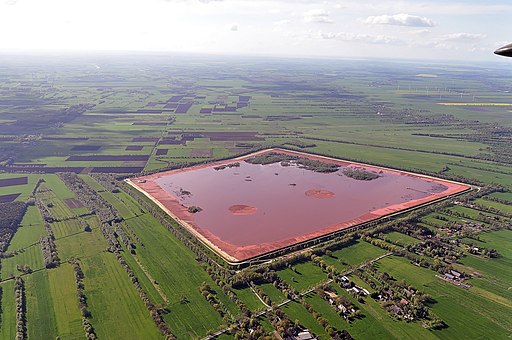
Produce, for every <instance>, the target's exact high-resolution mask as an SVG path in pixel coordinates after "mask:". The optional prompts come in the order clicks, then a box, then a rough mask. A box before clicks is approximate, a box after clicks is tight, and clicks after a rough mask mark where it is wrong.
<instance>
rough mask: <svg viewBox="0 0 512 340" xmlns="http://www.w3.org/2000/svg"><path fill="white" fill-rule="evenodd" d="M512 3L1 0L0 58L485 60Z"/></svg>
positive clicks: (509, 32) (506, 30)
mask: <svg viewBox="0 0 512 340" xmlns="http://www.w3.org/2000/svg"><path fill="white" fill-rule="evenodd" d="M511 18H512V1H510V0H507V1H503V0H496V1H485V0H461V1H446V0H445V1H441V0H430V1H429V0H425V1H423V0H414V1H392V0H336V1H334V0H323V1H321V0H311V1H307V0H0V53H1V52H3V53H6V52H7V53H9V52H16V53H17V52H33V51H36V52H45V51H80V52H83V51H138V52H148V51H164V52H167V51H169V52H187V53H188V52H192V53H207V54H230V55H264V56H283V57H336V58H337V57H357V58H359V57H363V58H374V57H376V58H400V59H409V58H412V59H447V60H450V59H451V60H457V59H459V60H460V59H462V60H493V59H494V58H496V56H494V55H493V54H492V52H493V51H494V50H495V49H497V48H498V47H501V46H502V45H506V44H508V43H511V42H512V20H511Z"/></svg>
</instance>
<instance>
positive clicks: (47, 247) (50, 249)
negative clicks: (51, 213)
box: [39, 236, 60, 268]
mask: <svg viewBox="0 0 512 340" xmlns="http://www.w3.org/2000/svg"><path fill="white" fill-rule="evenodd" d="M39 243H40V244H41V251H42V252H43V260H44V265H45V267H46V268H55V267H58V266H59V264H60V259H59V255H58V253H57V246H56V245H55V242H54V241H53V239H52V238H51V237H50V236H42V237H41V239H40V240H39Z"/></svg>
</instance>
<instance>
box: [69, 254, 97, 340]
mask: <svg viewBox="0 0 512 340" xmlns="http://www.w3.org/2000/svg"><path fill="white" fill-rule="evenodd" d="M70 263H71V265H72V266H73V271H74V273H75V283H76V297H77V299H78V307H79V308H80V314H81V315H82V327H83V328H84V331H85V337H86V338H87V339H88V340H95V339H97V336H96V332H95V331H94V327H93V326H92V325H91V322H90V321H89V319H90V318H91V317H92V315H91V312H89V310H88V309H87V297H86V296H85V292H84V291H85V285H84V277H85V276H84V272H83V271H82V267H81V266H80V263H79V262H78V261H77V260H75V259H72V260H71V261H70Z"/></svg>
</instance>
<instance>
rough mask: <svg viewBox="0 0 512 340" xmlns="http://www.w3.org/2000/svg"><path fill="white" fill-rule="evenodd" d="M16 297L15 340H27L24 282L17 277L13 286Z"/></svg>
mask: <svg viewBox="0 0 512 340" xmlns="http://www.w3.org/2000/svg"><path fill="white" fill-rule="evenodd" d="M14 294H15V295H16V340H25V339H27V301H26V297H25V282H24V281H23V279H22V278H21V277H20V276H18V277H17V278H16V283H15V284H14Z"/></svg>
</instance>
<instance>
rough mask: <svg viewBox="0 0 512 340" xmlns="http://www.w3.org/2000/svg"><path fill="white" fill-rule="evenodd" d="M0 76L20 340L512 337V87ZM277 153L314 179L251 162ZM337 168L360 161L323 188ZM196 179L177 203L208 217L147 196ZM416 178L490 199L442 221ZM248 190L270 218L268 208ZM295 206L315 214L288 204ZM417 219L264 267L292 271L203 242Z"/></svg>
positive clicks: (353, 70)
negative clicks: (148, 190)
mask: <svg viewBox="0 0 512 340" xmlns="http://www.w3.org/2000/svg"><path fill="white" fill-rule="evenodd" d="M205 6H206V5H205ZM0 59H1V60H2V63H0V70H1V72H0V264H1V267H0V268H1V269H0V288H1V292H0V293H1V294H0V296H1V299H0V338H1V339H14V338H16V337H17V336H18V337H19V338H23V339H25V338H28V339H57V338H58V339H83V338H85V337H86V336H89V337H90V338H99V339H166V338H169V339H173V338H177V339H203V338H205V337H207V336H209V335H213V338H217V339H236V338H241V339H251V337H252V338H263V337H264V336H269V337H277V336H276V334H280V336H282V337H283V338H285V337H286V336H285V333H286V332H285V331H288V332H291V333H293V334H294V336H296V335H297V334H298V332H299V331H303V330H304V329H308V330H309V331H310V332H311V333H312V334H313V335H314V336H316V337H317V338H319V339H330V338H336V336H339V337H340V338H343V336H342V335H340V334H342V333H341V332H347V333H348V334H350V336H351V337H352V338H354V339H356V340H358V339H435V338H437V339H461V338H464V339H465V338H468V339H481V338H486V339H487V338H488V339H506V338H508V337H510V334H512V322H511V320H510V317H509V314H510V310H511V308H512V292H511V290H510V282H512V270H511V268H512V231H511V229H512V170H511V166H512V156H511V154H510V150H511V148H512V142H511V139H510V136H512V130H511V129H512V124H511V122H512V112H511V107H510V105H512V95H511V93H510V83H511V82H512V69H510V68H502V67H499V66H497V65H494V64H482V63H476V62H475V63H473V64H465V65H462V64H458V63H444V62H436V63H429V62H423V61H411V62H392V61H386V62H382V63H380V62H379V63H378V64H376V63H375V62H374V61H372V60H348V59H347V60H345V59H339V60H330V59H323V60H315V59H299V58H297V59H293V60H292V59H285V58H283V59H273V58H249V59H247V58H244V57H234V56H231V57H225V58H224V57H222V58H220V57H217V56H199V55H190V56H188V55H187V56H185V55H173V56H172V58H168V56H163V55H152V54H148V55H144V56H115V57H114V56H109V55H103V56H95V55H90V56H88V57H87V60H86V62H84V60H85V59H83V58H82V57H80V58H79V57H74V56H71V55H70V56H67V57H64V56H60V57H55V58H49V57H45V56H41V57H37V58H35V57H34V58H32V57H28V56H27V57H23V58H21V59H19V58H18V59H17V58H15V57H14V56H7V55H2V56H0ZM269 149H274V150H280V152H282V153H286V154H288V155H298V154H301V155H308V157H309V158H308V161H305V163H304V164H298V163H294V162H297V159H292V160H290V159H288V160H281V159H280V160H279V161H277V162H274V163H272V162H270V163H272V164H270V165H264V164H265V163H266V161H267V160H265V159H263V161H262V160H261V159H260V161H261V162H262V163H259V164H257V163H255V164H252V163H247V162H245V160H246V159H248V158H251V157H254V155H255V153H256V155H258V154H259V155H261V154H262V153H265V152H264V150H269ZM325 157H327V158H325ZM306 158H307V157H306ZM330 158H335V159H338V160H346V161H343V162H342V163H343V164H341V163H340V164H338V165H340V167H339V168H337V169H329V164H328V163H329V162H320V163H323V165H322V167H320V170H321V171H318V172H315V171H311V170H307V169H306V168H305V167H307V166H309V167H315V166H319V164H318V163H315V162H311V161H313V160H319V159H323V160H325V159H330ZM235 159H236V161H235ZM236 162H240V164H238V166H236V165H233V164H235V163H236ZM282 162H283V163H282ZM290 162H291V163H293V164H290ZM336 162H338V161H332V162H331V165H332V163H336ZM228 165H232V166H228ZM218 166H220V168H219V169H214V167H218ZM223 166H226V167H225V168H222V167H223ZM347 167H348V168H350V169H348V170H351V169H352V172H351V171H348V172H347V169H346V168H347ZM363 168H364V169H363ZM187 169H199V170H201V171H202V170H204V171H208V173H206V172H205V173H201V172H198V174H199V175H197V176H196V177H194V176H191V177H190V178H188V177H187V176H182V178H181V179H180V181H175V183H170V182H169V183H163V182H162V183H160V184H161V185H162V187H163V188H164V189H166V188H167V190H168V192H170V194H171V195H173V193H174V194H176V195H178V196H179V197H177V196H176V195H174V198H178V201H177V202H178V203H177V205H178V208H179V209H181V210H182V211H186V214H185V215H186V217H187V218H183V216H182V215H180V216H177V217H178V218H175V219H173V216H169V215H168V214H166V212H165V211H164V210H162V209H161V208H160V207H159V206H157V205H156V204H155V203H154V202H152V201H151V200H149V199H148V198H147V197H146V196H144V195H143V194H142V193H141V192H138V191H136V190H134V188H133V187H131V186H129V185H128V184H127V183H126V181H125V180H127V179H128V180H131V181H132V183H135V184H140V185H141V186H143V184H147V183H142V182H137V181H144V180H146V181H147V179H148V178H152V177H151V176H153V177H155V176H156V177H158V176H159V175H158V174H161V173H166V172H169V171H170V172H171V173H172V174H178V175H185V174H187V173H191V172H190V171H189V170H187ZM250 169H252V170H250ZM354 169H355V170H354ZM246 170H247V172H246ZM331 170H336V171H331ZM363 170H364V171H363ZM193 171H195V170H193ZM329 171H330V172H329ZM344 171H345V172H344ZM358 171H360V172H358ZM380 171H382V173H380ZM386 171H389V173H388V172H386ZM362 172H364V173H362ZM404 172H412V173H415V174H419V175H421V176H431V178H436V179H439V180H438V182H439V183H438V184H440V185H446V184H447V183H453V182H446V181H454V182H457V183H467V184H468V185H470V186H471V187H472V190H471V191H470V192H465V193H461V194H460V195H458V196H456V197H450V198H448V199H446V200H443V201H439V202H438V201H436V198H438V197H439V196H438V195H437V194H439V192H441V191H442V190H440V189H441V188H440V187H437V188H429V187H423V186H419V187H418V186H414V185H412V184H413V183H409V182H408V183H405V182H404V183H405V184H403V183H402V184H400V180H410V178H409V177H407V176H406V175H404ZM347 173H348V174H347ZM391 173H394V174H396V176H389V177H386V176H387V175H388V174H391ZM372 174H373V176H372ZM224 176H225V178H227V177H229V179H230V180H229V181H227V180H226V181H225V182H224V181H223V180H222V178H224ZM237 176H238V177H237ZM349 176H355V177H359V179H353V178H352V177H349ZM374 176H377V177H376V178H373V179H371V178H372V177H374ZM235 177H237V178H238V181H236V182H235V181H232V179H233V178H235ZM208 178H214V179H215V180H213V181H211V182H208ZM422 178H424V177H422ZM385 179H387V180H389V182H386V183H384V184H385V185H384V186H383V187H382V189H379V190H380V191H379V190H376V191H371V190H370V189H371V187H373V184H374V183H377V182H378V181H382V180H385ZM341 181H346V183H345V184H346V185H345V184H344V185H345V186H340V187H339V188H338V186H337V185H338V184H340V183H341ZM147 182H149V181H147ZM164 182H165V181H164ZM331 182H332V183H331ZM212 183H213V184H212ZM443 183H444V184H443ZM171 184H172V185H171ZM207 184H208V185H210V187H208V186H207ZM166 185H168V186H167V187H166ZM428 185H434V184H431V183H429V184H428ZM399 186H400V188H401V189H400V190H398V189H397V188H398V187H399ZM202 187H207V189H204V191H205V192H206V194H207V195H206V196H208V197H209V199H208V200H207V201H208V202H206V201H203V200H202V197H203V194H204V193H202V192H201V190H202V189H201V188H202ZM248 189H251V190H254V192H255V197H256V196H258V195H259V197H260V199H259V200H254V201H250V200H251V198H250V195H249V194H248V193H249V191H248ZM338 189H339V190H338ZM363 189H364V190H363ZM430 189H432V190H430ZM294 190H295V191H298V192H299V194H300V195H297V196H296V197H299V196H300V199H301V200H303V201H304V202H305V204H302V205H301V204H297V202H298V201H297V200H295V199H294V197H295V196H293V195H290V196H286V195H283V192H284V191H288V192H293V191H294ZM164 191H165V190H164ZM357 192H365V193H366V197H365V196H364V195H356V194H354V193H357ZM236 193H238V194H237V195H238V196H236V195H235V194H236ZM388 193H389V195H387V194H388ZM344 194H345V198H346V199H345V200H344V201H337V199H338V198H341V197H343V195H344ZM384 194H386V195H384ZM230 195H233V197H234V198H233V199H232V200H231V201H230V202H224V201H227V200H228V198H229V197H230ZM393 195H394V196H393ZM206 196H204V197H206ZM235 196H236V197H235ZM384 196H386V197H384ZM296 197H295V198H296ZM368 197H370V198H375V200H374V201H369V199H368ZM167 198H168V197H167ZM384 198H385V199H384ZM378 199H381V201H382V202H380V201H379V202H378ZM415 199H426V200H427V201H432V202H433V203H432V204H428V205H425V206H417V207H415V209H413V210H412V211H410V212H407V213H401V214H398V215H396V216H384V218H382V219H379V220H378V221H377V220H374V219H367V220H365V221H360V222H361V223H362V222H365V223H363V224H361V225H358V226H357V227H355V228H351V229H347V230H345V231H344V232H340V233H336V234H333V235H329V236H328V237H325V238H323V239H315V240H314V242H309V241H308V242H307V244H301V246H300V247H296V248H293V247H290V248H287V249H286V251H284V250H283V248H282V247H273V248H272V247H262V249H263V252H262V254H267V253H268V252H269V251H275V253H272V256H268V257H265V256H264V257H259V258H255V257H252V256H248V257H247V258H245V259H246V260H247V261H245V262H242V263H238V262H237V263H234V262H233V263H228V262H226V261H225V260H224V259H223V258H222V257H221V256H218V254H217V253H215V252H214V251H212V249H210V248H209V247H208V246H205V245H204V244H203V243H202V242H201V239H198V238H196V237H195V236H194V235H192V234H191V233H190V229H187V228H184V227H183V225H184V223H183V222H184V221H185V222H187V221H190V220H195V221H196V222H197V225H198V226H199V228H202V229H201V230H202V231H204V232H205V234H206V235H207V236H208V237H210V238H212V234H213V235H217V236H218V237H221V238H222V237H224V238H226V239H229V240H230V242H231V243H232V244H235V245H237V246H241V247H247V246H249V247H250V246H253V245H260V244H264V243H266V242H283V241H286V240H287V239H290V238H292V237H297V236H299V237H300V235H304V234H306V233H307V232H308V230H309V229H308V230H305V229H304V228H302V227H304V226H303V225H301V223H302V222H304V221H306V220H307V221H308V223H309V226H310V227H311V229H310V230H309V231H315V230H320V229H322V228H325V227H328V226H332V225H334V224H336V223H340V222H342V220H343V219H344V218H345V217H346V216H348V215H347V214H349V213H350V212H351V211H355V210H357V209H360V210H361V211H359V212H358V214H356V215H357V216H352V217H350V216H349V217H347V219H348V220H350V219H351V218H357V217H360V216H361V215H364V214H365V213H368V212H371V211H378V210H379V209H386V207H389V206H392V205H393V204H401V203H403V202H409V201H411V200H415ZM164 201H165V200H164ZM276 202H280V203H282V204H281V205H278V204H276ZM315 202H316V203H315ZM329 202H334V203H336V204H333V205H332V206H329V207H328V208H326V209H327V210H328V211H327V212H330V213H333V215H334V212H336V213H340V216H341V215H343V216H341V217H343V218H341V219H338V220H336V221H334V222H333V221H324V220H323V217H324V215H328V214H324V213H325V211H324V213H321V212H320V210H315V211H314V212H311V211H312V210H308V209H310V208H311V207H312V206H313V205H314V204H317V205H319V206H321V205H325V206H328V204H329ZM164 203H165V202H164ZM167 203H169V202H168V201H167ZM174 203H176V202H174ZM267 203H268V204H267ZM285 203H286V204H288V206H287V205H286V204H285ZM381 203H382V204H381ZM422 203H424V202H422ZM379 204H380V205H379ZM191 206H194V207H196V208H200V209H191V210H192V211H193V212H189V211H188V208H191ZM201 209H202V210H201ZM187 214H188V215H187ZM260 214H261V216H263V214H265V216H267V217H268V216H273V217H275V216H278V217H279V218H278V219H275V218H274V219H271V220H263V219H262V220H257V219H256V217H258V218H259V217H261V216H260ZM383 215H386V214H383ZM283 216H284V217H286V216H288V221H287V220H286V218H283ZM290 216H291V217H294V218H295V219H293V218H290ZM340 216H338V217H340ZM174 217H176V216H174ZM228 217H229V219H228ZM338 217H337V218H338ZM262 221H263V222H262ZM276 221H277V222H276ZM290 221H292V222H290ZM230 223H231V224H230ZM205 226H206V227H205ZM285 227H286V228H285ZM223 228H224V229H223ZM306 229H307V228H306ZM287 230H288V231H290V233H288V234H286V232H288V231H287ZM209 232H211V233H212V234H208V233H209ZM244 235H245V236H247V237H248V238H247V239H245V238H244ZM251 238H254V242H253V240H252V239H251ZM300 241H304V240H302V239H301V240H300ZM292 243H295V242H292ZM289 245H290V244H289ZM267 246H268V244H267ZM383 256H384V257H383ZM235 257H236V256H235ZM241 258H242V257H241ZM327 281H329V284H328V285H327V286H328V287H327V286H326V284H325V283H326V282H327ZM324 288H325V289H327V290H328V291H329V293H330V295H329V294H327V293H326V290H324ZM15 289H16V290H15ZM310 290H311V291H310ZM365 291H366V292H365ZM16 292H18V293H16ZM20 292H22V293H20ZM306 292H308V293H307V294H306ZM16 294H18V297H17V296H16ZM326 294H327V295H326ZM260 298H262V299H263V300H264V301H267V303H268V305H269V306H270V307H267V306H266V305H265V304H264V303H262V302H261V301H260ZM336 298H337V299H336ZM329 299H331V300H332V301H329ZM17 305H18V306H21V305H23V308H21V309H20V310H21V311H22V314H18V316H17V314H16V308H17ZM352 309H353V311H352ZM17 318H18V319H17ZM17 324H19V325H20V327H21V326H22V327H21V328H19V329H18V333H20V329H21V332H22V333H23V334H17V327H16V326H17ZM283 328H287V329H283ZM86 334H88V335H86Z"/></svg>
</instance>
